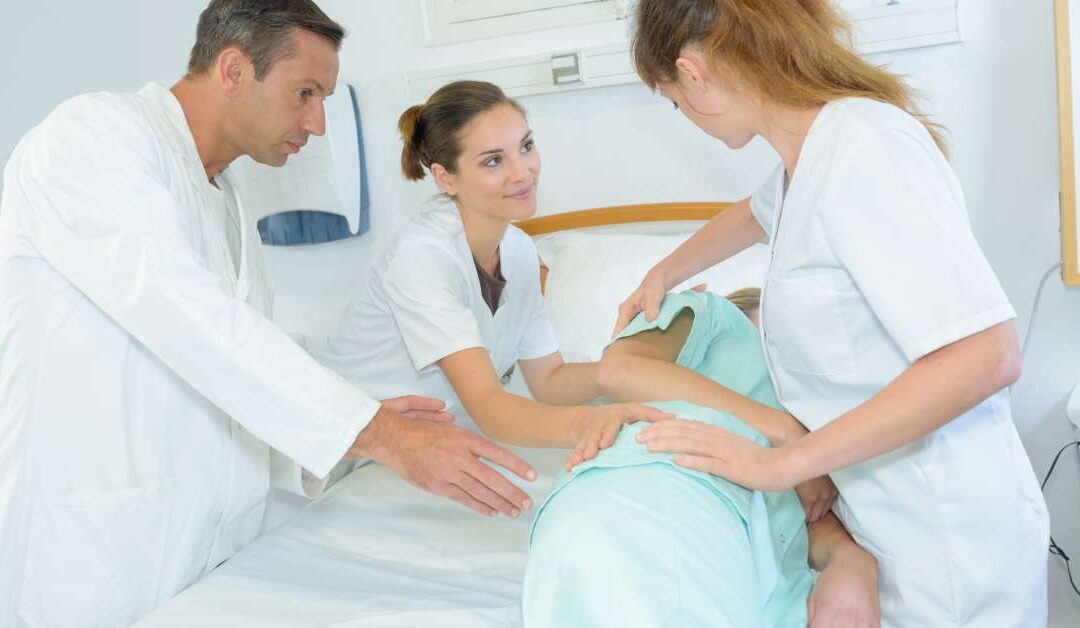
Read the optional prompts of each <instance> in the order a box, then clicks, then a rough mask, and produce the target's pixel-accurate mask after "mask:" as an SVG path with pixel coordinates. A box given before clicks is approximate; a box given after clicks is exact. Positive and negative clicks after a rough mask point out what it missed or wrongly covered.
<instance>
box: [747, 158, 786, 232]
mask: <svg viewBox="0 0 1080 628" xmlns="http://www.w3.org/2000/svg"><path fill="white" fill-rule="evenodd" d="M783 177H784V164H780V165H779V166H777V167H776V169H775V170H773V172H772V174H770V175H769V176H768V178H766V179H765V182H764V183H762V184H761V187H759V188H758V189H757V191H755V192H754V195H753V196H751V197H750V213H751V214H753V215H754V220H756V221H758V224H759V225H761V228H762V229H764V230H765V238H766V240H767V239H769V238H771V237H772V227H773V216H774V215H775V214H776V204H777V201H778V200H779V199H777V197H776V195H777V194H778V193H779V191H780V185H781V182H782V181H783Z"/></svg>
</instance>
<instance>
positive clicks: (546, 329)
mask: <svg viewBox="0 0 1080 628" xmlns="http://www.w3.org/2000/svg"><path fill="white" fill-rule="evenodd" d="M534 259H535V263H534V264H532V268H531V270H532V272H531V273H530V274H528V275H526V276H527V277H530V278H532V281H530V282H529V286H528V295H529V297H530V298H531V299H532V307H531V308H530V311H529V312H528V313H527V315H528V317H529V320H528V322H527V323H526V324H525V332H524V333H523V334H522V336H521V344H520V345H519V346H518V359H519V360H533V359H536V358H542V357H544V356H548V355H551V354H552V353H555V352H556V351H558V350H559V339H558V338H557V337H556V336H555V328H554V327H552V326H551V317H550V316H548V311H547V303H546V302H545V301H544V296H543V295H542V294H540V257H539V256H536V257H534Z"/></svg>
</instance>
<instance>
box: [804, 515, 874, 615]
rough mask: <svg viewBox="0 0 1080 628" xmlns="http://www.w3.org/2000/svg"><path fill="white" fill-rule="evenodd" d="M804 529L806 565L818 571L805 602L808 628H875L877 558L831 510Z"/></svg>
mask: <svg viewBox="0 0 1080 628" xmlns="http://www.w3.org/2000/svg"><path fill="white" fill-rule="evenodd" d="M808 530H809V533H810V566H811V567H813V568H814V569H816V570H818V571H820V572H821V575H820V576H819V577H818V580H817V583H816V584H815V585H814V590H813V591H812V592H811V594H810V600H809V602H808V609H807V611H808V615H807V620H808V623H809V626H810V628H814V627H815V626H835V625H842V626H857V627H860V628H877V627H879V626H880V625H881V608H880V606H879V602H878V564H877V560H876V559H875V558H874V557H873V556H872V555H871V554H870V553H869V552H867V551H866V550H864V549H863V548H861V547H859V545H858V544H857V543H856V542H855V541H854V539H852V538H851V535H850V534H848V532H847V530H846V529H844V526H843V524H842V523H840V520H839V519H837V518H836V515H834V514H832V513H829V514H828V515H826V516H825V517H824V518H822V519H821V520H820V521H818V522H816V523H813V524H810V526H809V528H808Z"/></svg>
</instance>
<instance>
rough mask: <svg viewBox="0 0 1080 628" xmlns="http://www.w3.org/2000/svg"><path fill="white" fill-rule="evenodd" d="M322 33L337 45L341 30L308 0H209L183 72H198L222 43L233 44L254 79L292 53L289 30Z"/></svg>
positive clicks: (211, 62) (213, 58)
mask: <svg viewBox="0 0 1080 628" xmlns="http://www.w3.org/2000/svg"><path fill="white" fill-rule="evenodd" d="M296 28H300V29H303V30H306V31H310V32H312V33H315V34H316V35H321V36H322V37H325V38H326V39H327V40H329V41H330V42H331V43H333V44H334V48H335V49H340V48H341V40H342V39H344V38H345V29H344V28H342V27H341V25H340V24H338V23H337V22H335V21H334V20H332V19H330V18H329V17H327V15H326V14H325V13H323V11H322V9H320V8H319V7H318V6H317V5H316V4H315V3H314V2H312V1H311V0H213V1H212V2H211V3H210V6H208V7H206V9H205V10H204V11H203V12H202V15H200V16H199V26H198V29H197V30H196V36H195V46H194V47H192V49H191V60H190V61H188V74H190V75H198V74H203V73H204V72H206V71H207V70H209V69H210V68H212V67H213V65H214V63H215V62H216V61H217V58H218V55H220V54H221V51H223V50H225V49H226V48H234V47H235V48H238V49H239V50H241V51H242V52H243V53H244V54H246V55H247V56H248V58H249V59H251V62H252V64H253V65H254V66H255V79H256V80H259V81H261V80H263V78H264V77H265V76H266V74H267V73H268V72H269V71H270V68H272V67H273V66H274V64H275V63H277V62H278V61H280V60H281V59H283V58H285V57H287V56H289V55H291V54H293V53H294V52H295V51H296V50H295V44H294V41H293V37H292V35H293V29H296Z"/></svg>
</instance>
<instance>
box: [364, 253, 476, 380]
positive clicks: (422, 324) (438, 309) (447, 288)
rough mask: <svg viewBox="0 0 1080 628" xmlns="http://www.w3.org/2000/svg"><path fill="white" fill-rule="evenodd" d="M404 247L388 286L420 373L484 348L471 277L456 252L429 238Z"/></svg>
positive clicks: (389, 274) (394, 311)
mask: <svg viewBox="0 0 1080 628" xmlns="http://www.w3.org/2000/svg"><path fill="white" fill-rule="evenodd" d="M398 247H399V248H398V251H397V252H396V254H395V255H394V259H393V260H392V261H391V262H390V265H389V267H388V269H387V276H386V278H385V281H384V282H383V283H384V285H385V289H386V293H387V297H388V300H389V305H390V312H391V314H392V315H393V317H394V322H395V323H396V324H397V326H398V332H399V333H400V334H401V339H402V341H403V342H404V343H405V349H406V351H407V352H408V353H409V358H410V359H411V360H412V363H413V366H414V367H415V368H416V370H417V372H421V371H424V370H426V369H428V368H431V367H432V366H433V365H434V364H435V363H436V362H438V361H439V360H441V359H443V358H445V357H446V356H448V355H451V354H453V353H457V352H458V351H461V350H463V349H470V348H473V347H483V346H484V340H483V337H482V336H481V335H480V328H479V326H478V325H477V322H476V316H475V315H474V314H473V311H472V309H471V308H470V307H469V289H470V285H471V284H470V282H469V277H468V276H466V275H465V274H464V273H465V272H467V271H465V270H464V269H462V268H461V265H460V264H459V263H458V260H457V259H456V257H455V256H454V254H453V253H452V252H451V251H449V250H447V249H446V248H444V246H443V245H441V243H438V242H434V241H431V240H428V239H426V238H423V237H411V238H409V239H408V240H406V241H405V242H402V243H401V244H399V245H398Z"/></svg>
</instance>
